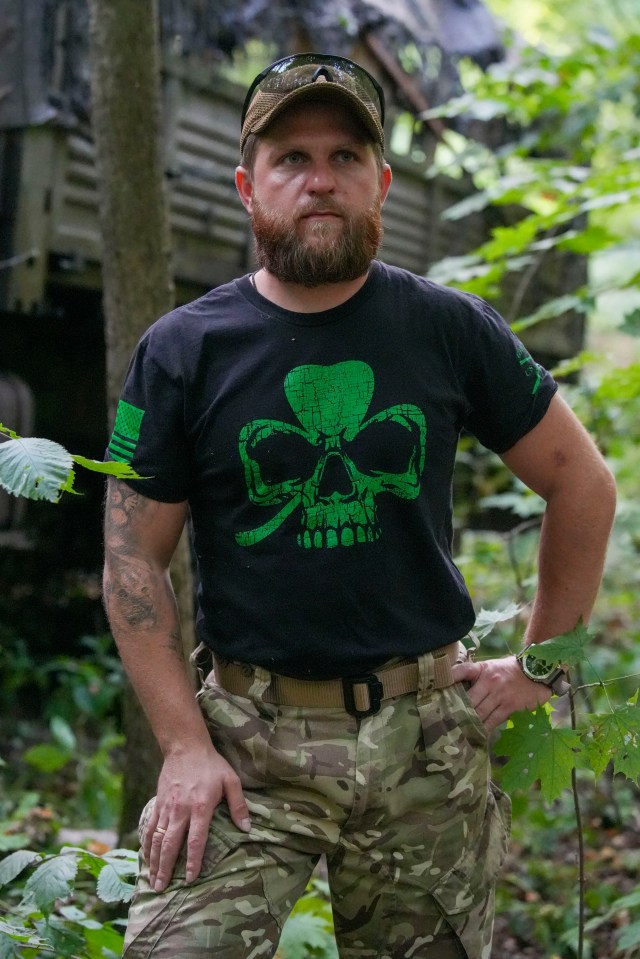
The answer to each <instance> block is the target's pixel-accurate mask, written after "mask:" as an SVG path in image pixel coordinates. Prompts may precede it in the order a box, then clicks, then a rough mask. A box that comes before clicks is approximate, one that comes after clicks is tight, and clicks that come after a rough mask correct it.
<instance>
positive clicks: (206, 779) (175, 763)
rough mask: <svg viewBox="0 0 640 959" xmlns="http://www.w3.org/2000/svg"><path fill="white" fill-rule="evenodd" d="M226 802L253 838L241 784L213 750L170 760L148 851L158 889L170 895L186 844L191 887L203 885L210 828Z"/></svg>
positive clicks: (185, 751) (166, 763)
mask: <svg viewBox="0 0 640 959" xmlns="http://www.w3.org/2000/svg"><path fill="white" fill-rule="evenodd" d="M222 800H226V803H227V805H228V807H229V812H230V814H231V819H232V820H233V822H234V823H235V824H236V826H237V827H238V829H240V830H242V831H243V832H248V831H249V830H250V828H251V821H250V819H249V810H248V808H247V804H246V801H245V798H244V795H243V793H242V786H241V784H240V780H239V778H238V776H237V775H236V773H235V772H234V771H233V769H232V768H231V766H230V765H229V763H228V762H227V761H226V760H225V759H223V758H222V756H221V755H220V754H219V753H218V752H216V750H215V749H214V748H213V746H211V747H210V748H209V749H204V750H203V749H201V748H198V749H191V750H189V749H186V748H185V749H178V750H177V751H176V752H174V753H172V754H170V755H168V756H166V757H165V760H164V764H163V767H162V771H161V773H160V778H159V780H158V795H157V797H156V801H155V805H154V808H153V812H152V813H151V816H150V818H149V822H148V823H147V827H146V831H145V836H144V841H143V847H142V849H143V855H144V858H145V859H146V861H147V863H148V864H149V881H150V884H151V888H152V889H154V890H155V891H156V892H162V890H163V889H166V887H167V886H168V884H169V882H170V881H171V877H172V875H173V870H174V868H175V865H176V861H177V859H178V856H179V854H180V851H181V849H182V847H183V845H184V844H185V843H186V847H187V862H186V867H185V877H186V881H187V882H193V881H194V880H195V879H197V877H198V876H199V874H200V869H201V867H202V858H203V855H204V850H205V846H206V843H207V838H208V835H209V823H210V822H211V818H212V816H213V814H214V812H215V809H216V807H217V806H218V804H219V803H220V802H221V801H222Z"/></svg>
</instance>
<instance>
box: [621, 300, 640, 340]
mask: <svg viewBox="0 0 640 959" xmlns="http://www.w3.org/2000/svg"><path fill="white" fill-rule="evenodd" d="M618 329H619V330H620V332H621V333H626V334H627V335H628V336H640V307H638V309H637V310H632V311H631V313H627V314H626V315H625V318H624V323H621V324H620V326H619V327H618Z"/></svg>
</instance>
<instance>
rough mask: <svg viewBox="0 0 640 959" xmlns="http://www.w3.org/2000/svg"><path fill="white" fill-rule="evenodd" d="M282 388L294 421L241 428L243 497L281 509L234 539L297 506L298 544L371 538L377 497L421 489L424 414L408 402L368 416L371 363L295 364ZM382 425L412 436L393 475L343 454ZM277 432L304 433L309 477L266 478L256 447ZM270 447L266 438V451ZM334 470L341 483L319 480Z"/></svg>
mask: <svg viewBox="0 0 640 959" xmlns="http://www.w3.org/2000/svg"><path fill="white" fill-rule="evenodd" d="M284 391H285V395H286V397H287V400H288V402H289V406H290V407H291V409H292V411H293V413H294V414H295V416H296V419H297V421H298V423H299V424H300V425H299V426H298V425H297V424H295V425H294V424H293V423H285V422H283V421H282V420H272V419H255V420H251V421H250V422H249V423H246V424H245V426H243V428H242V430H241V431H240V438H239V450H240V457H241V459H242V463H243V465H244V471H245V479H246V483H247V491H248V494H249V499H250V500H251V502H252V503H255V504H256V505H258V506H280V507H281V509H280V510H279V512H278V513H276V515H275V516H272V518H271V519H270V520H268V521H267V522H266V523H264V525H262V526H260V527H258V528H257V529H253V530H246V531H243V532H240V533H237V534H236V542H237V543H238V544H239V545H240V546H253V545H255V544H256V543H259V542H260V541H261V540H263V539H265V538H266V537H267V536H270V535H271V534H272V533H274V532H275V531H276V530H277V529H278V528H279V527H280V526H281V525H282V523H283V522H284V521H285V519H286V518H287V517H288V516H290V515H291V514H292V513H293V512H294V511H295V510H296V509H297V508H298V507H300V510H301V513H300V525H299V527H298V530H297V534H296V535H297V543H298V546H301V547H302V548H303V549H327V548H329V549H330V548H332V547H335V546H354V545H358V544H360V543H374V542H377V540H379V539H380V536H381V535H382V530H381V528H380V525H379V520H378V509H377V504H376V498H377V497H378V496H379V495H380V494H381V493H391V494H392V495H394V496H398V497H400V498H401V499H407V500H412V499H415V498H416V497H417V496H418V494H419V492H420V481H421V476H422V472H423V469H424V465H425V448H426V433H427V427H426V422H425V417H424V414H423V413H422V411H421V410H420V409H419V408H418V407H417V406H414V405H413V404H412V403H401V404H398V405H396V406H391V407H389V408H388V409H385V410H382V411H381V412H379V413H376V414H375V415H373V416H371V417H369V419H367V412H368V409H369V404H370V403H371V399H372V397H373V391H374V376H373V371H372V369H371V367H370V366H368V365H367V364H366V363H363V362H361V361H359V360H347V361H345V362H343V363H336V364H335V365H333V366H298V367H296V368H295V369H293V370H291V372H290V373H289V374H288V375H287V377H286V378H285V381H284ZM386 423H393V424H395V425H396V427H397V426H398V425H399V426H401V427H402V428H403V429H405V430H406V431H407V432H408V433H409V434H410V437H411V449H410V452H409V455H408V459H407V462H406V467H405V469H403V470H402V471H401V472H397V473H389V472H386V471H385V470H383V469H379V470H378V469H370V468H369V469H360V468H359V467H358V464H357V463H356V462H354V460H353V459H352V458H351V456H350V454H349V444H350V443H351V442H352V441H353V440H354V439H356V438H357V437H359V436H360V435H361V434H363V433H364V431H365V430H366V429H367V428H368V427H370V426H372V425H373V424H386ZM276 434H279V435H281V436H287V435H288V436H292V437H298V438H302V439H303V440H304V441H305V442H306V443H308V444H309V446H310V447H311V448H312V450H313V451H314V455H313V456H312V459H315V466H314V468H313V470H312V471H311V473H310V475H308V476H301V475H300V474H299V473H298V471H297V470H296V471H295V473H294V475H292V476H291V478H290V479H284V480H282V481H281V482H277V483H274V482H269V481H268V480H267V479H265V477H264V476H263V474H262V471H261V467H260V457H259V456H258V455H257V452H256V448H257V446H258V445H259V444H261V443H264V442H265V441H268V440H269V439H271V438H272V437H274V436H275V435H276ZM268 448H269V444H268V442H267V443H266V446H265V449H266V451H267V456H268ZM262 461H263V462H264V459H263V460H262ZM292 472H293V468H292ZM336 472H337V473H338V474H340V475H341V477H342V482H341V484H340V488H332V487H331V485H330V484H327V483H326V482H324V479H325V476H328V475H329V474H335V473H336Z"/></svg>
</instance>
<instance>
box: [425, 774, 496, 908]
mask: <svg viewBox="0 0 640 959" xmlns="http://www.w3.org/2000/svg"><path fill="white" fill-rule="evenodd" d="M510 835H511V800H510V799H509V797H508V796H507V795H506V794H505V793H503V792H502V790H501V789H498V787H497V786H496V785H495V783H493V782H492V783H491V784H490V789H489V794H488V797H487V805H486V811H485V817H484V823H483V828H482V831H481V833H480V835H479V836H478V839H477V842H476V843H475V844H474V845H473V846H471V847H470V848H469V849H468V851H467V853H466V854H465V856H464V857H463V859H462V860H461V861H460V862H458V863H456V865H455V866H454V867H453V869H451V871H450V872H449V873H447V874H446V875H445V876H444V877H443V878H442V879H441V880H440V882H438V884H437V885H436V886H435V887H434V888H433V889H432V890H431V892H432V895H433V897H434V898H435V899H436V901H437V902H438V905H439V906H440V908H441V909H442V911H443V912H444V914H445V915H446V916H455V915H458V914H459V913H463V912H469V911H470V910H471V909H473V908H474V907H475V906H476V905H477V904H478V902H479V900H482V899H483V898H485V897H486V896H487V895H488V893H489V892H490V891H491V889H492V888H493V886H494V884H495V881H496V877H497V875H498V873H499V871H500V869H501V868H502V864H503V862H504V860H505V856H506V854H507V849H508V846H509V838H510Z"/></svg>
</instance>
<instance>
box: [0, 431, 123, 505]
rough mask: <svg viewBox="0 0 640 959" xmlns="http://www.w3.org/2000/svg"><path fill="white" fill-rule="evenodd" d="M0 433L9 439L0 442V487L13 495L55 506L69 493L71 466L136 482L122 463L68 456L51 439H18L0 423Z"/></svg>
mask: <svg viewBox="0 0 640 959" xmlns="http://www.w3.org/2000/svg"><path fill="white" fill-rule="evenodd" d="M0 433H4V434H5V435H6V436H9V437H10V439H9V440H7V441H5V442H3V443H0V486H2V487H3V488H4V489H5V490H6V491H7V492H8V493H12V494H13V495H14V496H25V497H26V498H27V499H34V500H47V501H48V502H50V503H57V502H58V501H59V499H60V497H61V495H62V494H63V493H73V492H74V489H73V484H74V481H75V472H74V469H73V464H74V463H76V464H77V465H78V466H83V467H84V468H85V469H88V470H92V471H93V472H97V473H106V474H109V475H110V476H116V477H118V478H119V479H139V478H140V477H138V474H137V473H136V472H135V470H133V469H132V468H131V467H130V466H128V465H127V464H126V463H113V462H108V463H101V462H100V461H98V460H90V459H87V458H86V457H85V456H79V455H74V454H72V453H68V452H67V450H66V449H65V448H64V447H63V446H60V444H59V443H54V442H53V441H52V440H47V439H41V438H38V437H27V438H24V437H21V436H18V434H17V433H14V432H13V430H10V429H8V427H6V426H3V425H2V423H0Z"/></svg>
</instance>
